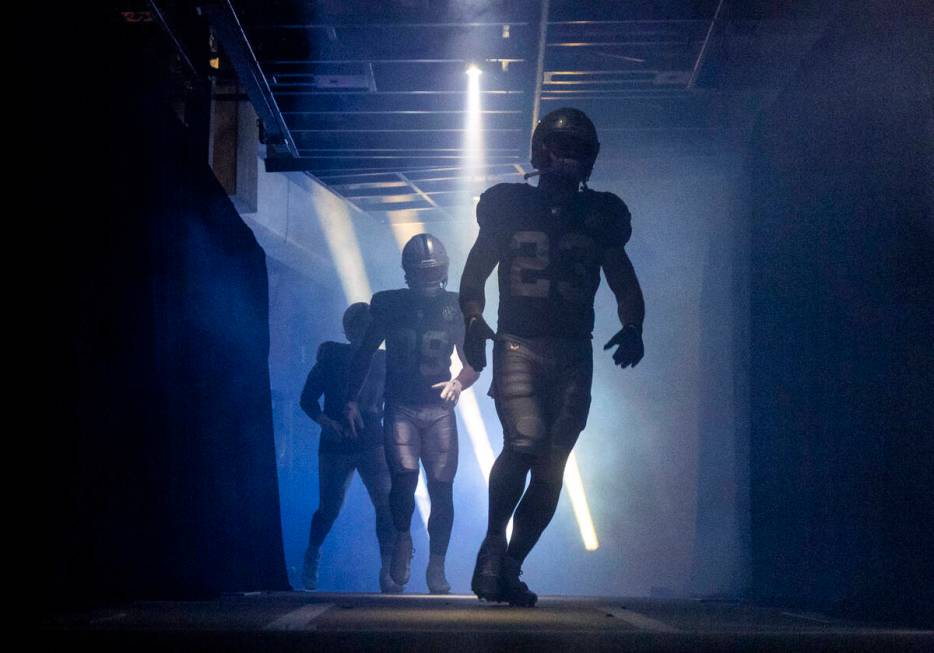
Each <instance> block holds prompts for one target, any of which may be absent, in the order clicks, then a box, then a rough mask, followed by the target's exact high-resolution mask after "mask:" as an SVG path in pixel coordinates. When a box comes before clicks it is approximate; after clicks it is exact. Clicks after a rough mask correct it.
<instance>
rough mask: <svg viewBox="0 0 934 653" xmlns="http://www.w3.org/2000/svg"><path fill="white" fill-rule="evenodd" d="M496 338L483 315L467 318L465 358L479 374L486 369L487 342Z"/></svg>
mask: <svg viewBox="0 0 934 653" xmlns="http://www.w3.org/2000/svg"><path fill="white" fill-rule="evenodd" d="M495 336H496V334H495V333H493V329H491V328H490V325H489V324H487V323H486V320H484V319H483V316H482V315H471V316H470V317H468V318H466V322H465V329H464V358H466V359H467V362H468V363H469V364H470V366H471V367H472V368H474V369H475V370H476V371H477V372H480V371H482V370H483V368H484V367H486V341H487V340H492V339H493V338H494V337H495Z"/></svg>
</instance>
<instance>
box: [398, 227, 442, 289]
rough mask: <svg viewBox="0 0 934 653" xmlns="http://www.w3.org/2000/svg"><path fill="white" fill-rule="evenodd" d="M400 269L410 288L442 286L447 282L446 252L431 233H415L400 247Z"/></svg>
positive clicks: (435, 287) (436, 287) (437, 287)
mask: <svg viewBox="0 0 934 653" xmlns="http://www.w3.org/2000/svg"><path fill="white" fill-rule="evenodd" d="M402 269H403V270H405V282H406V284H408V286H409V288H411V289H412V290H421V291H432V290H435V289H441V288H444V287H445V286H447V284H448V253H447V252H446V251H445V249H444V245H442V244H441V241H440V240H438V239H437V238H435V237H434V236H432V235H431V234H416V235H414V236H412V237H411V238H410V239H409V242H407V243H406V244H405V247H403V248H402Z"/></svg>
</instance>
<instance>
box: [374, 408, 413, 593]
mask: <svg viewBox="0 0 934 653" xmlns="http://www.w3.org/2000/svg"><path fill="white" fill-rule="evenodd" d="M383 424H384V431H385V438H384V445H385V447H386V462H387V463H388V465H389V471H390V473H391V475H392V489H391V490H390V492H389V508H390V511H391V513H392V521H393V526H394V529H395V537H394V542H393V556H392V564H391V566H390V574H391V576H392V579H393V580H394V581H395V582H396V583H397V584H399V585H405V584H406V583H407V582H409V577H410V576H411V571H412V554H413V548H412V533H411V524H412V513H413V512H414V511H415V489H416V488H417V487H418V460H419V456H420V455H421V437H420V435H419V430H418V419H417V414H416V412H415V411H414V410H413V409H411V408H409V407H407V406H390V407H388V408H387V410H386V414H385V417H384V422H383Z"/></svg>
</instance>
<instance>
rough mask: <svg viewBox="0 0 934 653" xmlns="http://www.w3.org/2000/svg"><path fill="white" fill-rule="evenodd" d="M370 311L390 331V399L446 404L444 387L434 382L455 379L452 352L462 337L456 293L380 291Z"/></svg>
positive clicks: (461, 321) (387, 352) (388, 350)
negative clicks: (444, 401)
mask: <svg viewBox="0 0 934 653" xmlns="http://www.w3.org/2000/svg"><path fill="white" fill-rule="evenodd" d="M370 315H371V316H372V318H373V321H374V322H378V323H379V324H380V325H381V326H382V328H383V330H384V333H385V334H386V402H387V403H390V402H391V403H395V404H411V405H424V404H436V403H443V400H442V399H441V391H440V390H439V389H438V388H432V387H431V386H432V385H434V384H435V383H440V382H442V381H450V380H451V371H450V368H451V354H452V353H453V351H454V346H455V345H456V344H461V343H462V342H463V340H464V322H463V317H462V316H461V311H460V306H459V305H458V301H457V293H453V292H447V291H443V292H441V294H439V295H438V296H437V297H424V296H421V295H418V294H416V293H414V292H412V291H411V290H409V289H408V288H402V289H399V290H387V291H383V292H378V293H376V294H375V295H373V299H372V300H371V301H370Z"/></svg>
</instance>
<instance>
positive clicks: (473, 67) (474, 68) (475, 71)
mask: <svg viewBox="0 0 934 653" xmlns="http://www.w3.org/2000/svg"><path fill="white" fill-rule="evenodd" d="M466 72H467V74H468V75H470V76H474V75H480V74H482V73H483V71H482V70H480V67H479V66H478V65H477V64H475V63H472V64H470V65H469V66H467V71H466Z"/></svg>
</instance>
